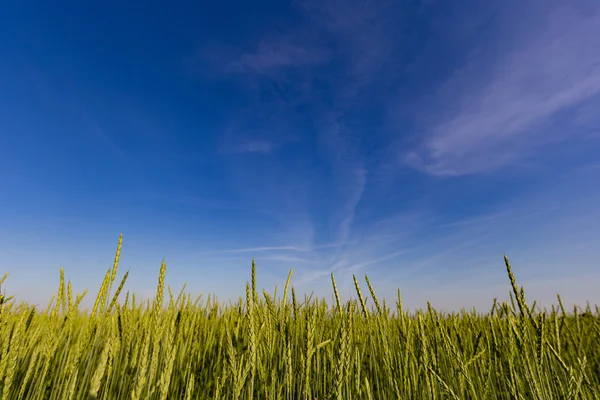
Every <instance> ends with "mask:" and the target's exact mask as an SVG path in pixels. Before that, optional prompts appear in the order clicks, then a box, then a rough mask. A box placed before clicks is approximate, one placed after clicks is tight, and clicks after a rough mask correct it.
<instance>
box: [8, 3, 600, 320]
mask: <svg viewBox="0 0 600 400" xmlns="http://www.w3.org/2000/svg"><path fill="white" fill-rule="evenodd" d="M0 34H1V36H2V37H3V38H5V39H4V40H2V41H0V55H1V59H2V62H0V188H2V189H1V191H0V275H3V274H4V272H9V273H10V276H9V278H8V279H7V281H6V286H5V287H3V288H2V289H3V290H4V289H6V292H7V294H9V295H15V296H16V297H17V299H19V300H25V301H29V302H32V303H35V304H39V305H40V306H41V307H45V306H46V304H47V302H48V301H49V300H50V297H51V296H52V295H53V294H54V293H55V292H56V290H57V288H58V278H59V268H60V267H64V268H65V275H66V277H67V278H69V279H71V281H72V283H73V285H74V290H75V291H76V292H81V291H83V290H84V289H86V288H87V289H89V293H88V295H87V297H86V301H85V302H84V305H86V306H89V304H90V303H93V301H94V298H95V295H96V291H97V289H98V288H99V286H100V283H101V281H102V278H103V276H104V273H105V272H106V269H107V268H109V267H110V266H111V265H112V260H113V257H114V251H115V249H116V243H117V239H118V235H119V233H121V232H122V233H123V235H124V242H123V250H122V257H121V267H120V273H119V277H118V278H117V279H119V278H120V277H121V276H122V274H123V273H124V272H125V271H126V270H130V275H129V280H128V283H127V285H126V290H131V291H134V292H136V293H138V295H141V296H151V295H152V294H153V293H154V291H155V288H156V282H157V277H158V271H159V267H160V263H161V260H162V259H163V258H164V259H165V261H166V263H167V279H166V281H167V283H168V284H171V285H172V287H173V290H174V292H179V290H180V288H181V287H182V285H183V283H184V282H187V283H188V285H187V291H189V292H190V293H192V295H193V296H194V297H195V296H196V295H197V294H199V293H216V294H217V295H218V297H219V299H220V300H222V301H227V300H228V299H234V300H235V299H237V297H238V296H244V285H245V282H246V281H247V280H249V279H250V264H251V260H252V257H254V258H255V259H256V262H257V266H258V283H259V286H260V287H261V289H262V288H265V289H266V290H267V291H268V292H270V293H272V292H273V289H274V287H275V285H277V286H278V292H279V293H281V292H282V290H283V286H284V284H285V279H286V277H287V274H288V271H289V269H290V268H293V269H294V277H293V279H292V283H293V284H294V286H295V288H296V290H297V292H298V293H299V294H303V293H307V294H309V293H311V292H313V291H314V293H315V295H316V296H318V297H322V296H325V297H326V298H327V299H330V298H331V296H332V293H333V292H332V288H331V281H330V277H329V276H330V274H331V273H332V272H333V273H334V274H335V276H336V280H337V283H338V288H339V290H340V292H341V294H342V295H343V296H344V297H345V298H347V297H348V296H354V297H356V295H355V294H354V285H353V281H352V274H356V275H357V276H358V277H359V278H360V282H361V285H362V291H363V293H364V294H367V293H368V290H367V286H366V283H365V282H364V275H365V274H367V275H368V276H369V278H370V280H371V282H372V284H373V285H374V287H375V289H376V291H377V293H378V295H379V297H382V298H383V297H385V298H387V299H388V303H389V304H390V305H391V304H393V302H394V301H395V298H396V290H397V288H400V290H401V292H402V294H403V301H404V304H405V305H406V306H407V307H409V308H412V309H414V308H421V307H426V301H427V300H430V301H431V302H432V305H433V306H434V307H435V308H439V309H444V310H458V309H460V307H463V306H464V307H467V308H471V307H473V306H474V307H476V308H477V309H482V310H487V309H489V308H490V307H491V305H492V299H493V298H494V297H498V299H499V300H504V299H506V298H507V296H508V293H509V291H510V284H509V281H508V279H507V276H506V270H505V267H504V261H503V255H504V254H505V253H506V254H507V255H508V257H509V259H510V260H511V263H512V265H513V270H514V273H515V275H516V278H517V282H518V283H519V284H520V285H523V286H525V289H526V294H527V299H528V300H529V302H530V303H531V302H532V301H533V300H534V299H536V300H538V302H541V303H542V304H543V305H549V304H550V303H554V304H555V303H556V293H557V292H558V293H560V294H561V296H562V297H563V300H564V302H565V304H566V305H567V306H569V307H570V306H571V305H572V304H573V303H577V304H579V305H581V306H585V302H586V301H589V302H590V303H592V304H600V290H598V287H600V268H598V266H599V261H600V206H599V204H600V51H599V50H598V49H600V3H599V2H598V1H595V0H575V1H561V0H544V1H542V0H526V1H516V0H508V1H499V0H491V1H485V2H482V1H476V0H467V1H461V2H445V1H441V0H439V1H438V0H409V1H392V0H297V1H291V2H290V1H280V0H278V1H274V0H271V1H264V0H259V1H255V2H251V3H247V2H239V1H233V0H226V1H222V2H217V3H206V2H201V3H198V2H187V1H186V2H181V3H179V4H178V5H177V6H176V5H174V4H172V3H167V2H160V4H159V2H154V3H153V4H151V5H149V4H148V2H137V1H131V2H126V3H123V2H115V1H105V2H102V3H98V4H89V3H87V2H69V3H62V4H59V3H48V2H41V1H31V2H18V3H15V2H13V3H12V4H10V5H5V6H4V7H3V12H2V13H1V14H0Z"/></svg>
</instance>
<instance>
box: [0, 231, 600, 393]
mask: <svg viewBox="0 0 600 400" xmlns="http://www.w3.org/2000/svg"><path fill="white" fill-rule="evenodd" d="M121 245H122V236H120V237H119V241H118V245H117V252H116V257H115V261H114V265H113V267H112V268H111V269H109V270H108V271H107V272H106V276H105V278H104V281H103V282H102V285H101V287H100V290H99V291H98V295H97V298H96V301H95V304H94V307H93V309H92V310H91V312H89V313H88V312H83V311H81V310H80V309H79V304H80V302H81V300H82V298H83V296H84V295H86V292H83V293H82V294H77V295H76V296H75V299H73V293H72V288H71V283H70V282H67V283H66V284H65V279H64V272H63V270H62V269H61V270H60V283H59V289H58V293H57V296H56V297H55V298H53V299H52V300H51V301H50V304H49V305H48V308H47V309H46V310H45V311H41V310H37V309H36V308H35V307H34V306H31V305H29V304H27V303H20V304H18V305H17V304H15V303H14V300H13V299H12V298H11V297H9V296H5V295H0V396H1V399H3V400H8V399H19V400H21V399H56V400H65V399H107V400H108V399H110V400H113V399H115V400H116V399H131V400H137V399H161V400H164V399H177V400H179V399H186V400H187V399H272V400H276V399H308V400H313V399H318V400H326V399H384V400H388V399H434V400H435V399H543V400H548V399H582V400H583V399H585V400H591V399H600V313H599V310H598V307H597V306H595V308H594V310H593V311H592V309H591V307H590V306H589V305H588V306H587V308H586V309H585V310H582V309H581V308H578V307H575V308H574V309H573V310H569V312H567V311H566V310H565V309H564V308H563V306H562V302H561V301H560V296H558V301H559V305H560V307H558V308H556V309H555V307H552V309H551V310H540V309H539V307H536V305H535V303H533V304H532V305H528V304H527V302H526V300H525V292H524V289H523V288H522V287H518V286H517V283H516V281H515V278H514V276H513V273H512V269H511V266H510V263H509V261H508V259H507V258H506V257H505V264H506V270H507V273H508V277H509V280H510V284H511V286H512V293H511V296H510V300H511V301H510V302H503V303H497V302H496V300H493V306H492V308H491V310H489V311H488V312H487V313H476V312H474V311H472V312H466V311H462V312H460V313H452V314H442V313H439V312H437V311H435V310H434V309H433V308H432V307H431V306H430V305H429V304H428V309H427V310H426V311H418V312H416V313H414V314H409V313H408V312H407V311H406V310H404V309H403V307H402V299H401V296H400V291H398V298H397V300H396V303H395V304H394V305H393V306H392V305H388V304H386V302H385V301H383V302H380V301H379V300H378V298H377V296H376V293H375V291H374V288H373V287H372V286H371V283H370V282H369V279H368V277H366V276H365V280H366V286H365V287H364V288H361V286H360V284H359V281H358V279H357V278H356V277H354V283H355V287H356V292H357V293H356V294H357V300H354V301H348V302H346V303H342V302H341V301H340V299H339V295H338V292H337V288H336V284H335V279H334V276H333V275H332V276H331V283H332V290H333V294H334V297H333V298H334V299H335V301H333V302H332V304H327V302H325V301H324V300H317V299H314V300H313V299H312V298H310V297H307V296H305V297H304V298H302V299H299V298H297V297H296V292H295V290H294V287H293V286H292V285H291V277H292V271H290V274H289V275H288V279H287V281H286V283H285V288H284V292H283V296H281V297H278V296H277V293H276V291H275V293H273V294H269V293H267V292H266V291H263V292H262V293H258V290H257V288H256V265H255V264H254V262H253V263H252V270H251V280H250V282H248V283H247V284H246V293H245V297H240V299H239V300H238V302H237V303H229V304H228V305H223V304H220V303H218V302H216V301H214V300H213V299H211V297H207V298H206V300H204V299H203V298H202V297H198V298H195V299H194V298H192V297H191V295H190V294H186V293H185V292H184V290H185V286H184V288H183V289H182V290H181V292H180V293H179V294H178V295H177V297H175V295H174V294H173V292H172V291H171V288H170V287H168V288H167V289H168V294H167V295H168V298H167V297H166V295H165V287H164V278H165V273H166V265H165V263H164V261H163V263H162V265H161V268H160V271H159V278H158V286H157V291H156V296H155V299H154V300H153V301H147V302H145V303H140V302H139V301H136V296H135V294H132V295H131V296H130V293H129V292H126V293H125V294H124V296H121V294H122V292H123V289H124V285H125V282H126V280H127V276H128V273H125V274H124V276H123V277H122V279H121V280H120V284H119V286H118V287H116V290H114V292H113V289H114V288H113V284H114V283H115V282H116V277H117V272H118V264H119V256H120V252H121ZM5 279H6V275H5V276H4V278H3V279H2V280H1V281H0V285H1V284H2V283H3V282H4V280H5ZM364 289H366V290H368V292H369V294H370V298H371V299H372V303H373V304H374V307H371V308H368V307H367V306H366V302H365V296H364V295H363V290H364ZM289 292H291V296H288V295H289V294H290V293H289ZM365 293H366V292H365ZM120 296H121V297H124V300H123V299H121V297H120ZM289 297H291V300H288V299H289ZM119 300H120V301H119ZM165 303H167V305H166V306H165Z"/></svg>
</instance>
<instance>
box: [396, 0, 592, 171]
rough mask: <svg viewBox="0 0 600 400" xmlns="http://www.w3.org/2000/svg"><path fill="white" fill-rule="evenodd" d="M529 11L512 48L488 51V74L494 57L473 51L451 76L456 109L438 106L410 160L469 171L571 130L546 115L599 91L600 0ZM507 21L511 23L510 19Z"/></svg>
mask: <svg viewBox="0 0 600 400" xmlns="http://www.w3.org/2000/svg"><path fill="white" fill-rule="evenodd" d="M524 14H525V15H526V16H528V17H530V19H528V21H527V25H528V26H527V28H523V29H520V30H518V31H519V32H521V35H520V36H519V38H518V40H517V41H515V43H514V46H513V48H512V50H510V51H508V52H507V53H505V54H497V55H496V54H494V55H491V54H490V53H491V52H484V53H483V54H484V55H488V56H490V57H494V58H495V60H494V61H495V62H494V67H493V70H492V71H491V73H490V74H489V75H484V74H482V73H481V72H480V71H481V69H482V68H485V67H486V66H488V65H489V63H488V62H487V60H485V61H486V62H484V60H482V59H481V58H479V57H475V56H474V57H471V59H470V61H468V63H467V65H465V66H464V68H463V69H461V70H460V71H457V73H456V74H454V76H453V77H451V78H450V79H449V80H448V82H447V83H446V85H445V86H444V87H443V88H442V89H441V90H440V96H443V97H442V98H441V99H440V100H441V102H440V104H442V105H444V104H445V105H446V106H448V105H451V104H456V105H457V107H456V108H455V111H454V113H453V114H452V115H449V116H444V117H442V119H441V120H437V121H435V120H436V118H435V112H434V114H433V117H432V119H433V120H434V121H435V122H434V124H433V125H431V126H430V127H429V133H428V134H427V137H426V138H425V140H424V142H423V145H422V147H421V148H420V149H417V150H416V151H413V152H410V153H408V154H406V155H405V156H404V161H405V162H407V163H408V164H409V165H411V166H413V167H416V168H419V169H422V170H425V171H427V172H429V173H431V174H434V175H462V174H470V173H476V172H482V171H489V170H492V169H496V168H499V167H502V166H505V165H507V164H509V163H514V162H519V161H523V160H524V159H525V158H526V157H527V156H528V155H530V153H531V151H533V150H535V149H537V148H538V147H539V146H540V144H541V142H543V141H548V140H549V139H552V138H565V139H566V138H570V137H572V133H571V132H569V131H568V130H566V131H565V130H553V129H551V128H549V127H546V126H544V123H546V122H548V121H551V120H552V118H554V117H556V116H557V115H559V113H561V112H562V111H564V110H567V109H569V108H570V107H576V106H578V105H580V104H582V103H584V102H585V101H586V100H588V99H591V98H593V97H594V96H597V95H598V94H600V52H598V51H597V49H598V48H600V35H598V32H599V31H600V7H599V6H598V5H597V3H596V4H591V3H590V4H588V7H580V8H578V6H577V5H575V4H574V3H569V4H567V3H561V5H560V6H557V5H556V2H549V3H548V4H546V3H543V4H540V5H539V7H538V8H535V10H534V11H533V12H531V11H530V12H524ZM504 29H505V30H507V31H508V30H510V29H512V26H511V24H510V21H506V25H505V26H504ZM482 76H483V78H482ZM486 76H487V77H486ZM478 78H479V79H478ZM473 82H474V83H473ZM428 112H430V113H431V110H429V111H428Z"/></svg>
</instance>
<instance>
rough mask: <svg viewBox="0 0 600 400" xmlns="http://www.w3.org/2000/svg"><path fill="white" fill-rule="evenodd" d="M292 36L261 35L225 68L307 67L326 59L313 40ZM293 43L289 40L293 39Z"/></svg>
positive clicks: (238, 70)
mask: <svg viewBox="0 0 600 400" xmlns="http://www.w3.org/2000/svg"><path fill="white" fill-rule="evenodd" d="M298 39H299V37H298V36H296V37H294V36H289V35H288V36H281V35H277V36H271V37H269V38H266V39H263V41H261V42H260V43H259V44H258V45H257V48H256V49H255V50H254V51H251V52H247V53H244V54H242V55H241V57H240V58H239V59H237V60H234V61H231V62H230V63H229V64H228V66H227V68H226V70H227V71H229V72H233V73H262V74H274V73H276V70H277V69H279V68H289V67H292V68H307V67H308V68H310V67H314V66H317V65H321V64H324V63H327V62H328V61H329V60H330V59H331V56H330V54H329V52H328V51H327V50H325V49H324V48H321V47H318V46H315V45H314V42H310V41H306V40H305V39H304V40H302V42H301V43H298V42H299V40H298ZM294 41H295V42H297V43H293V42H294Z"/></svg>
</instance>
